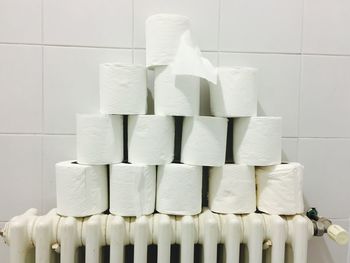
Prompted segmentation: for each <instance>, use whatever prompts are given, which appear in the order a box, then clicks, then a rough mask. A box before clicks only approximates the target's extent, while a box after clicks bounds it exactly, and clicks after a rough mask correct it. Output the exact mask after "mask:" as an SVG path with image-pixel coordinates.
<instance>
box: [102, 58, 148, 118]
mask: <svg viewBox="0 0 350 263" xmlns="http://www.w3.org/2000/svg"><path fill="white" fill-rule="evenodd" d="M100 109H101V112H102V113H106V114H145V113H146V110H147V75H146V68H145V67H144V66H139V65H126V64H117V63H106V64H101V65H100Z"/></svg>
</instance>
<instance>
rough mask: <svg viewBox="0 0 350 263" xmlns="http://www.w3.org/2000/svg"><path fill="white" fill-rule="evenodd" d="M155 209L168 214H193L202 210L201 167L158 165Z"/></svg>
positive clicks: (173, 164)
mask: <svg viewBox="0 0 350 263" xmlns="http://www.w3.org/2000/svg"><path fill="white" fill-rule="evenodd" d="M156 209H157V211H158V212H160V213H164V214H170V215H195V214H199V213H200V212H201V210H202V167H200V166H192V165H186V164H175V163H172V164H167V165H162V166H158V173H157V202H156Z"/></svg>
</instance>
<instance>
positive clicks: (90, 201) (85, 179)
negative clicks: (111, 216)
mask: <svg viewBox="0 0 350 263" xmlns="http://www.w3.org/2000/svg"><path fill="white" fill-rule="evenodd" d="M107 184H108V183H107V166H105V165H83V164H78V163H77V162H75V161H66V162H60V163H57V164H56V195H57V213H58V214H60V215H62V216H74V217H84V216H90V215H94V214H99V213H102V212H104V211H105V210H107V209H108V185H107Z"/></svg>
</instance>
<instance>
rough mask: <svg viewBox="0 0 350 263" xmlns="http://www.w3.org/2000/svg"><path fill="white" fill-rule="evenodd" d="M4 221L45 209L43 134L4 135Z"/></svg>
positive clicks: (0, 176) (0, 177) (0, 151)
mask: <svg viewBox="0 0 350 263" xmlns="http://www.w3.org/2000/svg"><path fill="white" fill-rule="evenodd" d="M0 145H1V147H0V167H1V173H0V181H1V185H2V187H1V191H0V221H7V220H9V219H11V218H12V217H13V216H16V215H19V214H21V213H23V212H25V211H26V210H27V209H28V208H31V207H34V208H38V209H39V210H40V209H41V136H37V135H0Z"/></svg>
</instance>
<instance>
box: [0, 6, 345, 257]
mask: <svg viewBox="0 0 350 263" xmlns="http://www.w3.org/2000/svg"><path fill="white" fill-rule="evenodd" d="M158 12H169V13H180V14H184V15H187V16H189V17H190V18H191V20H192V23H193V30H194V33H195V35H196V36H197V39H198V42H199V44H200V47H201V48H202V50H203V51H205V55H206V56H207V57H208V58H209V59H210V60H211V61H212V62H213V63H214V64H216V65H228V66H230V65H231V66H233V65H241V66H253V67H257V68H259V74H258V83H259V98H260V104H259V113H260V114H261V115H281V116H282V117H283V120H284V123H283V136H284V139H283V155H284V159H285V160H290V161H300V162H301V163H303V164H304V165H305V168H306V169H305V200H306V203H307V204H308V205H312V206H316V207H318V208H319V210H320V212H322V214H324V215H325V216H328V217H330V218H334V219H336V220H335V222H337V223H339V224H341V225H343V226H344V227H346V228H349V217H350V206H349V205H348V200H349V198H350V191H349V185H350V174H349V171H350V154H349V149H350V117H349V116H350V16H349V13H350V2H349V1H348V0H294V1H289V0H264V1H261V0H201V1H199V0H177V1H170V0H133V1H131V0H99V1H98V0H60V1H57V0H31V1H25V0H0V92H1V93H0V94H1V95H0V169H1V172H0V182H1V183H0V184H1V190H0V222H5V221H7V220H8V219H10V218H11V217H12V216H14V215H17V214H19V213H22V212H23V211H24V210H26V209H27V208H29V207H37V208H39V209H40V210H41V212H46V211H48V210H49V209H50V208H51V207H53V206H54V205H55V186H54V185H55V182H54V169H53V165H54V163H55V162H57V161H62V160H65V159H74V158H75V136H74V133H75V113H76V112H97V111H98V67H97V66H98V64H99V63H102V62H114V61H120V62H133V61H134V62H137V63H144V47H145V40H144V20H145V18H146V17H147V16H149V15H152V14H155V13H158ZM204 91H205V90H204ZM203 99H204V100H207V98H206V97H205V96H204V97H203ZM206 111H207V109H206V108H205V107H204V108H202V112H203V113H205V112H206ZM1 224H2V223H1ZM1 224H0V225H1ZM309 258H310V260H309V262H315V263H316V262H317V263H320V262H321V263H342V262H350V261H347V258H348V248H347V247H342V248H339V247H337V246H335V245H334V244H333V243H332V242H329V241H328V240H326V239H322V238H321V239H318V240H314V241H312V242H311V250H310V255H309ZM0 261H1V262H7V250H4V249H3V246H2V245H0Z"/></svg>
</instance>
